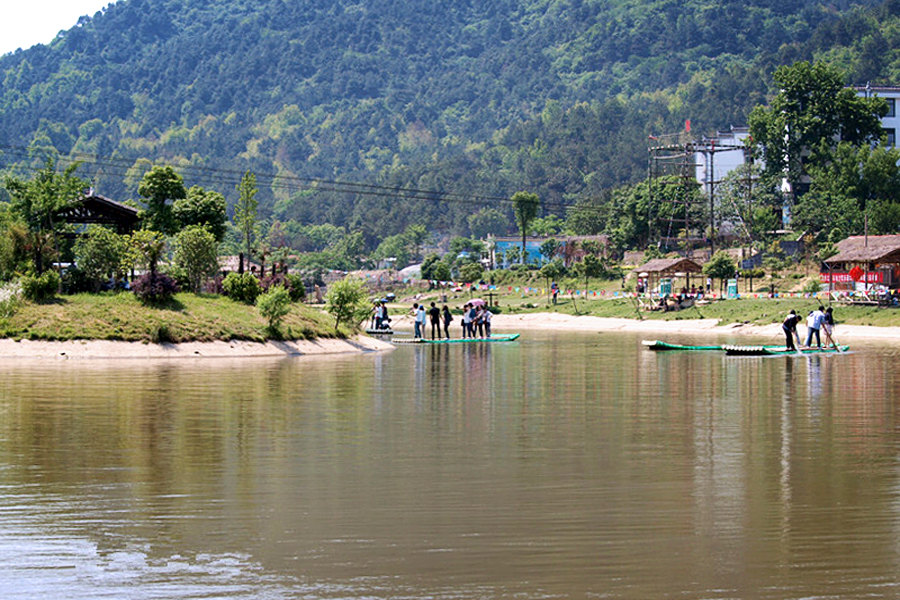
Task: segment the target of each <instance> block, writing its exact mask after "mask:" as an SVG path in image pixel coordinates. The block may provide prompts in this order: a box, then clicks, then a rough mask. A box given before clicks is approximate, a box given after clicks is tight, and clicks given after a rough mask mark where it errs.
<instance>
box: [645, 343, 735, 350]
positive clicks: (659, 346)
mask: <svg viewBox="0 0 900 600" xmlns="http://www.w3.org/2000/svg"><path fill="white" fill-rule="evenodd" d="M641 343H642V344H643V345H644V346H645V347H646V348H647V350H653V351H655V352H665V351H668V350H722V349H723V348H722V346H721V345H719V346H686V345H683V344H670V343H669V342H663V341H660V340H642V341H641Z"/></svg>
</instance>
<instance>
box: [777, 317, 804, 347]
mask: <svg viewBox="0 0 900 600" xmlns="http://www.w3.org/2000/svg"><path fill="white" fill-rule="evenodd" d="M799 322H800V316H799V315H798V314H797V311H795V310H793V309H791V312H790V314H788V316H787V317H786V318H785V319H784V321H783V322H782V323H781V329H782V330H783V331H784V347H785V348H787V349H788V350H796V349H797V346H795V345H794V338H797V343H798V344H799V343H800V334H798V333H797V323H799Z"/></svg>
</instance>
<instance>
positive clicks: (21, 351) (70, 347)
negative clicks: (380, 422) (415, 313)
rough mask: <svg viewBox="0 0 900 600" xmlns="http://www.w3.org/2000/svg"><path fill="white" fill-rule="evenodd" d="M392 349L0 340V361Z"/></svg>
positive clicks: (335, 342) (324, 342)
mask: <svg viewBox="0 0 900 600" xmlns="http://www.w3.org/2000/svg"><path fill="white" fill-rule="evenodd" d="M391 348H393V346H392V345H391V344H390V343H388V342H386V341H382V340H377V339H373V338H370V337H366V336H359V337H356V338H352V339H347V340H339V339H319V340H315V341H305V340H304V341H289V342H266V343H262V342H242V341H231V342H189V343H184V344H144V343H141V342H114V341H104V340H75V341H70V342H44V341H31V340H22V341H18V342H17V341H15V340H10V339H0V359H14V358H30V359H35V358H39V359H55V360H65V359H100V360H106V359H112V358H127V359H171V358H177V359H185V358H257V357H278V356H316V355H326V354H346V353H352V352H375V351H379V350H388V349H391Z"/></svg>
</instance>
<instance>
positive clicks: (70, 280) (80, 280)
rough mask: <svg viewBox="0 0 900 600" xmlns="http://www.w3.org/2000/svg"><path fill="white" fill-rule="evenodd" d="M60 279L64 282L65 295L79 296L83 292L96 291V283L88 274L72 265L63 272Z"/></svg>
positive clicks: (63, 290)
mask: <svg viewBox="0 0 900 600" xmlns="http://www.w3.org/2000/svg"><path fill="white" fill-rule="evenodd" d="M60 279H61V281H62V292H63V294H79V293H81V292H93V291H95V289H94V283H95V282H94V281H92V280H91V278H90V277H88V275H87V273H85V272H84V271H83V270H82V269H79V268H78V267H77V266H75V265H72V266H71V267H69V268H68V269H66V270H65V271H63V274H62V277H61V278H60Z"/></svg>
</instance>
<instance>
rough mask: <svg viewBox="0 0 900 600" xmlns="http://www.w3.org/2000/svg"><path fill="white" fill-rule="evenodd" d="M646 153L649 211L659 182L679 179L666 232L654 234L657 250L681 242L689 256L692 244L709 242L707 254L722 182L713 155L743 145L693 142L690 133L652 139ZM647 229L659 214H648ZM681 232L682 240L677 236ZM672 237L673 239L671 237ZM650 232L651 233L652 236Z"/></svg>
mask: <svg viewBox="0 0 900 600" xmlns="http://www.w3.org/2000/svg"><path fill="white" fill-rule="evenodd" d="M650 141H651V143H650V145H649V147H648V149H647V151H648V157H649V158H648V166H647V177H648V188H649V190H650V192H649V193H650V202H649V203H648V205H649V206H648V211H649V210H653V208H652V207H654V206H655V203H654V201H653V200H654V195H655V194H656V193H657V192H658V190H659V188H658V181H657V180H658V179H659V178H661V177H666V176H675V177H677V178H678V179H679V180H680V190H679V193H678V194H677V195H676V199H675V200H674V204H675V205H674V206H672V207H671V211H670V218H669V220H668V225H667V228H666V231H664V232H663V231H659V232H657V236H656V237H657V243H658V245H659V247H660V248H664V249H672V248H673V247H677V246H678V243H679V242H683V243H684V247H683V248H682V252H683V253H684V254H685V256H688V257H690V256H692V254H693V250H694V247H695V245H701V246H702V245H704V243H708V244H709V247H710V253H712V252H713V251H714V250H715V232H716V202H715V199H716V186H717V185H718V184H719V183H721V179H716V160H715V155H716V154H717V153H719V152H733V151H735V150H743V149H744V147H743V146H742V145H737V144H727V143H721V142H719V141H718V140H717V139H708V138H705V137H704V138H703V139H702V140H695V139H692V137H691V135H690V133H689V132H687V131H685V132H681V133H677V134H667V135H661V136H651V137H650ZM700 167H703V168H704V171H705V175H704V176H703V177H701V176H700V173H699V172H698V171H699V168H700ZM700 186H703V193H701V194H696V193H695V192H696V189H697V188H698V187H700ZM704 196H705V200H706V201H708V203H709V205H708V207H707V212H708V214H707V215H706V216H707V219H708V220H707V222H706V224H705V225H707V226H708V233H709V235H706V234H705V232H704V231H703V229H704V223H703V214H702V213H703V212H704V211H703V208H704V207H703V205H702V203H703V201H704ZM647 217H648V222H649V224H650V227H653V225H654V224H655V223H657V222H658V221H659V214H658V213H657V214H656V215H651V214H648V215H647ZM679 232H682V236H681V237H676V236H678V233H679ZM673 234H674V236H673ZM652 236H653V232H652V231H651V237H652Z"/></svg>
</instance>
